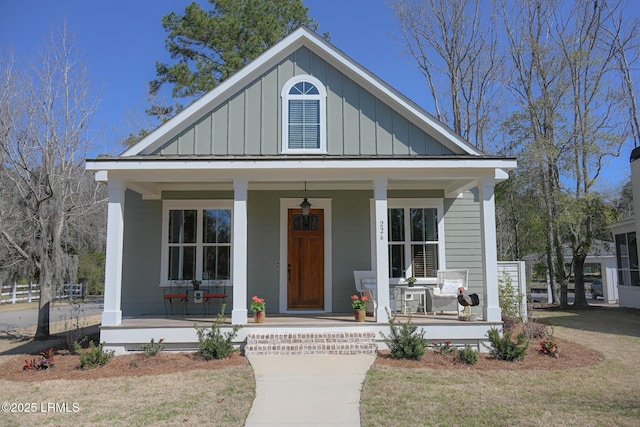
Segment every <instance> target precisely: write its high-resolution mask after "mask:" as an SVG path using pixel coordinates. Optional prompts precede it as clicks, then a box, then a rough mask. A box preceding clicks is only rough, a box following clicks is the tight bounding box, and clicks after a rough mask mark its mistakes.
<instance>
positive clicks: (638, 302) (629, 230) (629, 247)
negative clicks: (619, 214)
mask: <svg viewBox="0 0 640 427" xmlns="http://www.w3.org/2000/svg"><path fill="white" fill-rule="evenodd" d="M638 158H640V148H638V147H636V148H635V149H634V150H633V151H632V152H631V157H630V162H631V186H632V191H633V207H634V212H640V161H638ZM638 226H640V224H638V222H637V221H636V219H635V216H631V217H629V218H624V219H622V220H621V221H619V222H617V223H616V224H614V225H612V226H611V231H612V233H613V237H614V242H615V248H616V261H617V268H618V270H617V273H618V274H617V276H618V293H619V301H620V302H619V306H620V307H629V308H640V267H638V244H637V242H636V236H637V235H638V232H640V230H638Z"/></svg>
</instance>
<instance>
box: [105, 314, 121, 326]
mask: <svg viewBox="0 0 640 427" xmlns="http://www.w3.org/2000/svg"><path fill="white" fill-rule="evenodd" d="M121 324H122V310H115V311H107V310H105V311H103V312H102V326H118V325H121Z"/></svg>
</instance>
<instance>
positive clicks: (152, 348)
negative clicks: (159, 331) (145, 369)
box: [142, 338, 164, 357]
mask: <svg viewBox="0 0 640 427" xmlns="http://www.w3.org/2000/svg"><path fill="white" fill-rule="evenodd" d="M163 341H164V338H160V340H159V341H158V342H154V340H153V338H151V342H149V344H142V352H143V353H144V357H153V356H157V355H158V354H160V352H161V351H162V350H164V344H162V342H163Z"/></svg>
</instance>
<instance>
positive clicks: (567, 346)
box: [375, 334, 603, 371]
mask: <svg viewBox="0 0 640 427" xmlns="http://www.w3.org/2000/svg"><path fill="white" fill-rule="evenodd" d="M514 335H515V334H514ZM539 342H540V340H536V339H532V340H531V341H530V343H529V348H528V349H527V355H526V356H525V358H524V360H522V361H513V362H506V361H503V360H498V359H495V358H493V357H492V356H491V355H490V354H489V353H480V355H479V359H478V362H477V363H476V364H475V365H467V364H465V363H462V362H458V361H456V360H455V357H454V355H453V354H442V355H441V354H439V353H436V352H435V351H432V350H428V351H427V352H426V353H425V355H424V356H423V357H422V359H421V360H406V359H394V358H393V357H391V354H390V353H389V351H382V352H379V353H378V357H377V358H376V362H375V364H376V365H379V366H396V367H403V368H428V369H467V370H470V369H471V370H477V371H488V370H513V371H518V370H544V371H549V370H556V369H569V368H580V367H583V366H590V365H595V364H597V363H600V362H602V360H603V358H602V355H601V354H600V353H598V352H597V351H594V350H591V349H589V348H587V347H583V346H581V345H578V344H575V343H572V342H570V341H566V340H562V339H559V338H556V343H557V344H558V348H559V349H560V351H559V353H558V357H553V356H550V355H547V354H544V353H541V352H540V351H539V349H540V345H539ZM485 350H486V349H485Z"/></svg>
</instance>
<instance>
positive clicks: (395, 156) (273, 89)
mask: <svg viewBox="0 0 640 427" xmlns="http://www.w3.org/2000/svg"><path fill="white" fill-rule="evenodd" d="M416 90H422V89H421V88H416ZM515 167H516V161H515V159H513V158H504V157H496V156H488V155H486V154H484V153H483V152H481V151H480V150H478V149H477V148H475V147H473V146H472V145H470V144H469V143H468V142H466V141H465V140H463V139H462V138H461V137H460V136H458V135H456V134H455V133H454V132H453V131H451V130H450V129H449V128H448V127H446V126H445V125H444V124H442V123H441V122H439V121H437V120H436V119H435V118H434V117H432V116H431V115H429V114H428V113H426V112H425V111H424V110H423V109H421V108H420V107H419V106H417V105H416V104H414V103H413V102H412V101H410V100H409V99H408V98H406V97H405V96H403V95H401V94H400V93H398V92H397V91H396V90H394V89H393V88H392V87H390V86H389V85H387V84H386V83H384V82H383V81H381V80H380V79H379V78H378V77H376V76H375V75H374V74H372V73H371V72H370V71H368V70H366V69H364V68H363V67H362V66H360V65H359V64H357V63H356V62H355V61H353V60H352V59H351V58H349V57H348V56H346V55H345V54H344V53H343V52H341V51H340V50H338V49H336V48H335V47H334V46H332V45H331V44H330V43H328V42H327V41H325V40H324V39H322V38H321V37H319V36H318V35H317V34H315V33H313V32H312V31H310V30H308V29H306V28H300V29H298V30H296V31H295V32H293V33H292V34H290V35H289V36H287V37H286V38H285V39H283V40H282V41H281V42H279V43H278V44H277V45H275V46H273V47H272V48H270V49H269V50H268V51H266V52H265V53H264V54H263V55H261V56H260V57H258V58H257V59H256V60H254V61H252V62H251V63H249V64H248V65H246V66H245V67H244V68H243V69H241V70H240V71H238V72H237V73H236V74H234V75H233V76H231V77H230V78H229V79H227V80H226V81H224V82H223V83H222V84H220V85H219V86H218V87H217V88H216V89H214V90H212V91H211V92H209V93H208V94H206V95H204V96H203V97H202V98H201V99H199V100H198V101H196V102H195V103H193V104H192V105H190V106H189V107H187V108H186V109H184V110H183V111H182V112H180V113H179V114H178V115H176V116H175V117H174V118H172V119H171V120H169V121H168V122H166V123H165V124H163V125H162V126H160V127H159V128H158V129H156V130H155V131H154V132H153V133H151V134H150V135H149V136H147V137H146V138H144V139H143V140H142V141H140V142H139V143H138V144H136V145H135V146H133V147H131V148H130V149H128V150H127V151H125V152H124V153H123V154H122V155H120V156H118V157H112V158H106V157H105V158H97V159H90V160H87V169H88V170H90V171H94V172H95V173H96V179H97V180H99V181H102V182H106V183H107V184H108V187H109V208H108V215H109V218H108V231H107V263H106V281H105V282H106V283H105V302H104V313H103V318H102V325H103V330H102V336H101V341H107V346H110V345H111V346H112V347H118V345H119V344H122V343H124V342H126V341H127V340H130V341H129V342H133V340H134V338H132V337H129V338H127V337H125V336H124V334H125V333H124V332H122V334H121V335H118V333H119V332H118V331H120V329H118V328H119V327H121V326H122V327H123V319H125V321H124V323H126V319H128V318H135V317H137V316H142V315H155V316H156V317H157V319H158V320H160V319H162V318H163V317H164V314H165V309H164V306H163V290H165V289H167V288H168V287H170V286H172V285H175V282H176V281H177V280H178V279H203V278H206V276H208V277H215V278H218V279H222V280H224V281H225V283H226V284H227V285H228V287H229V291H230V292H229V295H230V302H229V305H230V307H228V311H229V313H230V315H231V322H232V323H233V324H241V325H244V324H247V323H248V307H249V305H250V302H251V297H252V296H253V295H258V296H260V297H262V298H264V299H265V300H266V302H267V311H268V313H269V314H270V315H272V314H275V313H282V314H285V313H288V314H303V313H310V314H313V313H349V312H352V310H351V305H350V296H351V295H352V294H354V293H355V286H354V279H353V277H354V276H353V271H354V270H373V271H375V272H376V275H377V289H378V292H377V296H378V304H377V307H378V309H377V313H376V316H377V322H378V324H381V325H384V324H386V323H387V321H388V318H387V314H386V311H385V309H386V308H387V307H389V306H390V288H392V287H393V286H395V285H397V284H404V280H403V277H409V276H415V277H417V278H418V284H435V281H436V271H437V270H438V269H446V268H448V269H455V268H465V269H468V270H469V287H470V292H475V293H478V294H479V295H480V299H481V306H480V308H479V310H481V314H480V313H478V314H480V317H481V318H482V320H483V321H484V322H485V323H484V324H483V326H484V329H483V330H482V331H480V332H476V334H478V333H481V334H484V333H485V332H486V330H487V329H488V328H489V326H490V325H499V324H500V322H501V314H500V307H499V304H498V278H497V256H496V237H495V207H494V186H495V184H496V183H497V182H500V181H502V180H505V179H507V177H508V171H509V170H510V169H513V168H515ZM305 200H306V201H308V202H309V203H310V207H309V215H308V216H305V215H303V212H302V210H301V204H302V202H303V201H305ZM267 323H268V322H267ZM470 323H473V322H457V323H456V324H455V325H454V326H456V327H458V326H459V327H460V328H470V327H472V326H471V325H470ZM266 325H267V324H265V326H266ZM374 325H375V324H374ZM149 330H152V328H150V329H149ZM188 330H190V331H188ZM105 331H109V333H106V332H105ZM128 331H129V332H128V333H129V334H131V335H136V334H135V333H134V332H132V330H131V328H129V329H128ZM184 331H187V332H185V333H186V334H189V335H190V336H195V334H194V333H193V323H191V324H190V325H187V326H186V327H185V329H184ZM184 331H183V332H184ZM155 333H157V329H156V332H155ZM456 334H457V335H459V336H469V337H470V335H469V334H467V335H465V330H464V329H461V330H460V331H459V332H457V333H456ZM440 335H442V334H440ZM173 336H174V337H175V339H176V340H180V339H182V338H181V337H179V336H178V335H177V334H174V335H173ZM164 337H165V340H166V341H171V335H170V334H167V335H165V336H164ZM149 338H150V336H149V335H146V336H145V335H144V334H143V333H140V332H139V331H138V333H137V335H136V338H135V340H137V341H138V342H148V341H149ZM185 339H186V338H185Z"/></svg>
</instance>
